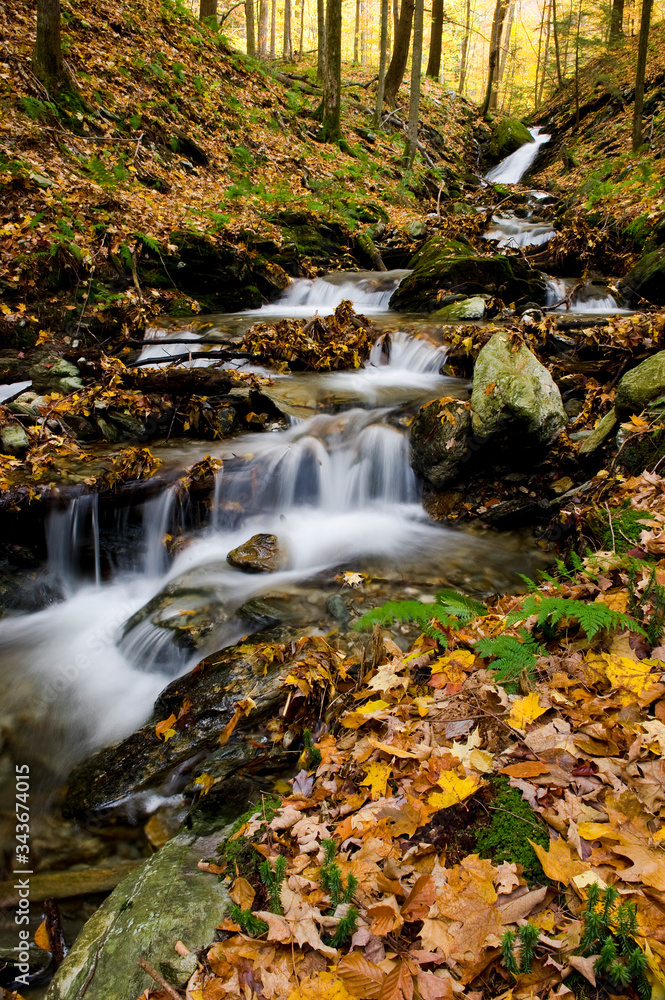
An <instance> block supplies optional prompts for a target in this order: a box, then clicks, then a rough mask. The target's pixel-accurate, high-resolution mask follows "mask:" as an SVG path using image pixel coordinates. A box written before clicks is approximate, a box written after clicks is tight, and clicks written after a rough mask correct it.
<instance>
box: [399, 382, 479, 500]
mask: <svg viewBox="0 0 665 1000" xmlns="http://www.w3.org/2000/svg"><path fill="white" fill-rule="evenodd" d="M470 432H471V414H470V412H469V404H468V403H465V402H462V400H458V399H456V400H446V401H445V402H444V401H442V400H438V399H435V400H433V401H432V402H431V403H426V404H425V406H421V408H420V409H419V411H418V413H417V414H416V416H415V419H414V421H413V423H412V425H411V466H412V468H413V470H414V472H417V473H418V475H420V476H422V477H423V479H427V480H428V482H430V483H431V484H432V485H433V486H435V487H436V488H437V489H440V488H441V487H442V486H445V485H446V483H449V482H451V481H452V480H453V479H455V477H456V476H457V472H458V468H459V465H460V463H461V462H463V461H465V460H466V458H467V451H468V446H467V442H468V438H469V434H470Z"/></svg>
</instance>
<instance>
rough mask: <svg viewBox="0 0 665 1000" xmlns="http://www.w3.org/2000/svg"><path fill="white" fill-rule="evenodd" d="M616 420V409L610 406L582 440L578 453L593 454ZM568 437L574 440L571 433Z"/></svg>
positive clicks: (606, 437)
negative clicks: (607, 411)
mask: <svg viewBox="0 0 665 1000" xmlns="http://www.w3.org/2000/svg"><path fill="white" fill-rule="evenodd" d="M617 420H618V417H617V413H616V410H615V409H614V407H612V409H611V410H610V411H609V413H606V414H605V416H604V417H603V418H602V419H601V420H599V421H598V423H597V424H596V426H595V427H594V429H593V430H592V431H591V433H590V434H589V435H588V436H587V437H585V439H584V440H583V441H582V444H581V445H580V447H579V452H578V454H580V455H593V453H594V452H595V451H598V449H599V448H600V446H601V445H602V444H604V443H605V441H606V440H607V439H608V437H609V436H610V434H611V433H612V431H613V430H614V428H615V427H616V424H617ZM570 438H571V441H572V440H574V438H573V435H572V434H571V436H570Z"/></svg>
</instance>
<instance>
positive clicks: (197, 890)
mask: <svg viewBox="0 0 665 1000" xmlns="http://www.w3.org/2000/svg"><path fill="white" fill-rule="evenodd" d="M220 839H223V837H222V835H221V834H217V835H213V836H211V837H204V838H196V837H194V836H193V835H191V834H190V835H187V834H180V835H178V836H177V837H174V839H173V840H171V841H169V843H168V844H166V845H165V846H164V847H163V848H162V849H161V850H160V851H158V852H157V854H155V855H154V856H153V857H152V858H149V859H148V860H147V861H145V862H144V863H143V864H142V865H141V867H140V868H137V869H136V870H135V871H134V872H132V873H131V874H130V875H128V876H127V878H125V879H124V881H123V882H121V883H120V885H119V886H118V887H117V888H116V889H115V890H114V892H112V893H111V895H110V896H109V897H108V899H106V900H105V901H104V902H103V903H102V905H101V906H100V908H99V909H98V910H97V911H96V913H95V914H94V915H93V916H92V917H91V918H90V920H89V921H88V922H87V923H86V925H85V926H84V928H83V930H82V931H81V933H80V934H79V936H78V937H77V939H76V941H75V942H74V946H73V947H72V949H71V951H70V952H69V954H68V955H67V957H66V958H65V960H64V962H63V963H62V965H61V966H60V968H59V969H58V972H57V973H56V976H55V978H54V979H53V982H52V983H51V985H50V987H49V990H48V993H47V994H46V1000H79V998H80V997H82V996H85V1000H110V998H112V997H113V998H124V997H127V998H129V997H138V996H140V994H141V993H142V992H143V991H144V990H145V989H147V987H153V988H154V987H155V983H154V982H153V980H152V979H151V978H150V977H149V976H148V975H147V973H145V972H144V971H143V970H142V969H141V968H140V967H139V966H138V965H137V964H136V962H137V959H138V958H139V956H142V957H143V958H145V959H146V960H147V961H148V962H149V963H150V964H151V965H152V966H154V967H155V968H156V969H157V971H158V972H159V973H161V975H162V976H164V978H165V979H166V981H167V982H168V983H170V984H171V985H173V986H175V987H179V986H183V985H184V984H185V983H186V982H187V980H188V978H189V976H190V975H191V974H192V972H193V971H194V969H195V968H196V955H195V954H191V955H186V956H184V957H181V956H179V955H178V954H177V953H176V952H175V951H174V945H175V943H176V941H179V940H182V941H184V942H185V944H186V945H187V947H188V948H189V949H190V951H191V952H193V953H195V952H196V951H197V950H199V949H201V948H203V947H205V946H206V945H208V944H210V942H211V941H212V940H213V939H214V936H215V927H216V926H217V925H218V924H219V923H221V921H222V920H223V919H224V917H225V915H226V914H227V912H228V910H229V908H230V905H231V904H230V901H229V898H228V895H227V893H226V890H225V889H224V887H223V885H222V884H221V883H220V882H219V881H218V880H217V878H216V877H215V876H214V875H210V874H208V873H206V872H202V871H201V870H200V869H199V868H198V867H197V866H198V863H199V861H201V860H203V859H204V858H209V857H211V856H212V855H213V854H214V852H215V849H216V847H217V845H218V843H219V841H220Z"/></svg>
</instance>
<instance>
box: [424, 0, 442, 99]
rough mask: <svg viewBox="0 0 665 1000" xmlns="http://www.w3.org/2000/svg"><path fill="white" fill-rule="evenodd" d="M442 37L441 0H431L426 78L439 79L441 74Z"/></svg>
mask: <svg viewBox="0 0 665 1000" xmlns="http://www.w3.org/2000/svg"><path fill="white" fill-rule="evenodd" d="M442 36H443V0H432V25H431V29H430V36H429V57H428V59H427V76H429V77H431V78H432V79H433V80H438V79H439V73H440V72H441V41H442Z"/></svg>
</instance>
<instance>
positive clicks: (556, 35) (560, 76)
mask: <svg viewBox="0 0 665 1000" xmlns="http://www.w3.org/2000/svg"><path fill="white" fill-rule="evenodd" d="M552 35H553V37H554V62H555V65H556V82H557V84H558V85H559V86H561V84H562V83H563V74H562V73H561V51H560V47H559V23H558V21H557V13H556V0H552Z"/></svg>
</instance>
